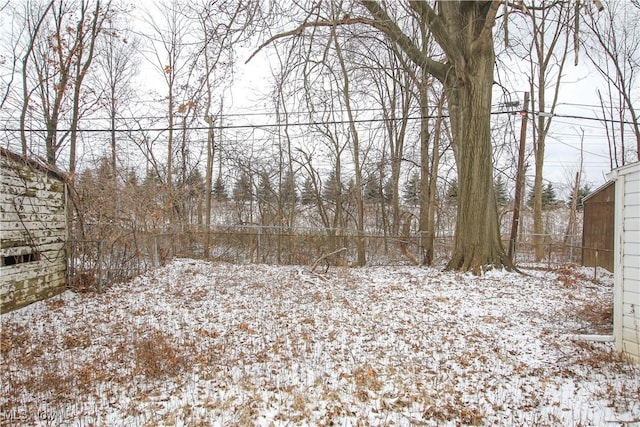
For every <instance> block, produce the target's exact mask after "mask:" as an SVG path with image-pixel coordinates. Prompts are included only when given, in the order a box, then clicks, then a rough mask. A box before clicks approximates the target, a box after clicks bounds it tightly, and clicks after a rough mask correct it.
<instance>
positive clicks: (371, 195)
mask: <svg viewBox="0 0 640 427" xmlns="http://www.w3.org/2000/svg"><path fill="white" fill-rule="evenodd" d="M382 190H383V189H382V188H381V187H380V178H379V176H378V174H376V173H372V174H369V176H367V178H366V180H365V185H364V199H365V200H366V201H367V202H370V203H379V202H381V201H382V199H383V193H382Z"/></svg>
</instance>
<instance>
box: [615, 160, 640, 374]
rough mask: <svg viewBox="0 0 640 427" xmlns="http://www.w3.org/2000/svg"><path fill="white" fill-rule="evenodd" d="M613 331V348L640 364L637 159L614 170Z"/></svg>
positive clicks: (639, 176) (639, 170)
mask: <svg viewBox="0 0 640 427" xmlns="http://www.w3.org/2000/svg"><path fill="white" fill-rule="evenodd" d="M612 175H613V177H614V179H615V180H616V196H615V197H616V202H615V204H616V212H615V229H616V231H615V253H614V256H615V265H614V269H615V270H614V280H615V284H614V308H613V310H614V319H613V332H614V336H615V341H616V348H617V350H618V351H620V352H623V353H624V354H626V355H627V356H629V358H631V359H632V360H634V361H635V362H638V363H640V162H638V163H634V164H632V165H628V166H624V167H622V168H619V169H616V170H615V171H613V173H612Z"/></svg>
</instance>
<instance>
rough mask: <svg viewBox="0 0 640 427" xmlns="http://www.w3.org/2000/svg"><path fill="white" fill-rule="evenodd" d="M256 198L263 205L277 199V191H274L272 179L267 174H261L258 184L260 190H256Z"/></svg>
mask: <svg viewBox="0 0 640 427" xmlns="http://www.w3.org/2000/svg"><path fill="white" fill-rule="evenodd" d="M256 198H257V199H258V202H261V203H269V202H272V201H273V199H274V198H275V191H274V190H273V185H272V184H271V178H270V177H269V174H268V173H266V172H264V173H261V174H260V182H259V183H258V188H257V189H256Z"/></svg>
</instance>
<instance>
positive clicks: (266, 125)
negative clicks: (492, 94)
mask: <svg viewBox="0 0 640 427" xmlns="http://www.w3.org/2000/svg"><path fill="white" fill-rule="evenodd" d="M499 114H511V115H515V114H518V112H517V111H496V112H491V115H499ZM448 117H449V114H441V115H433V116H413V117H397V118H381V119H358V120H353V121H350V120H323V121H309V122H296V123H262V124H244V125H233V124H230V125H214V126H187V127H183V126H174V127H172V128H170V127H158V128H138V129H111V128H106V129H97V128H93V129H92V128H87V129H77V131H78V132H87V133H101V132H168V131H170V130H171V131H180V130H209V129H212V130H225V129H265V128H275V127H285V126H288V127H297V126H319V125H341V124H349V123H380V122H388V121H401V120H421V119H437V118H448ZM3 130H4V131H5V132H20V131H22V129H21V128H7V127H5V128H3ZM24 131H26V132H46V131H47V130H46V129H32V128H25V129H24ZM69 131H70V129H56V132H69Z"/></svg>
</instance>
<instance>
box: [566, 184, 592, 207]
mask: <svg viewBox="0 0 640 427" xmlns="http://www.w3.org/2000/svg"><path fill="white" fill-rule="evenodd" d="M589 194H591V186H590V185H589V184H585V185H583V186H582V187H581V188H580V189H579V190H578V204H577V207H578V210H582V208H584V204H583V200H584V199H585V197H587V196H588V195H589ZM572 202H573V194H571V195H570V196H569V199H568V200H567V204H568V205H569V206H571V203H572Z"/></svg>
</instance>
